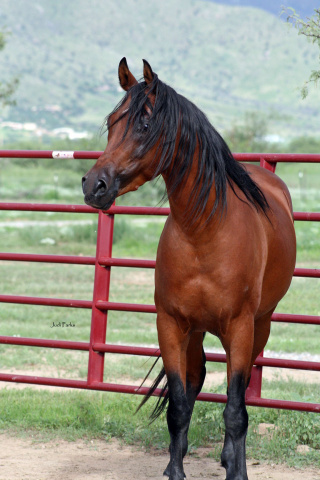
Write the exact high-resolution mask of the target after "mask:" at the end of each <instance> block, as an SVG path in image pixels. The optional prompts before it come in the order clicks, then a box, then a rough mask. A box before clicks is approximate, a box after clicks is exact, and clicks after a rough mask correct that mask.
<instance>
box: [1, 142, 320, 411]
mask: <svg viewBox="0 0 320 480" xmlns="http://www.w3.org/2000/svg"><path fill="white" fill-rule="evenodd" d="M101 153H102V152H52V151H25V150H24V151H22V150H2V151H0V157H5V158H56V159H59V158H63V159H97V158H98V157H99V156H100V155H101ZM235 158H236V159H237V160H240V161H246V162H260V165H261V166H262V167H264V168H267V169H268V170H271V171H275V168H276V165H277V162H303V163H320V155H302V154H246V153H243V154H235ZM0 210H16V211H33V212H35V211H37V212H70V213H88V214H93V213H94V214H98V216H99V218H98V230H97V247H96V256H95V257H79V256H71V255H68V256H65V255H36V254H23V253H21V254H18V253H0V260H11V261H20V262H23V261H28V262H49V263H65V264H79V265H94V266H95V278H94V289H93V299H92V301H87V300H68V299H59V298H37V297H25V296H15V295H0V302H6V303H19V304H26V305H45V306H56V307H72V308H87V309H91V310H92V317H91V333H90V341H89V342H75V341H66V340H48V339H36V338H21V337H9V336H0V343H2V344H8V345H25V346H34V347H48V348H61V349H70V350H82V351H88V352H89V363H88V375H87V380H86V381H85V380H71V379H60V378H48V377H36V376H31V375H15V374H4V373H0V380H2V381H6V382H20V383H30V384H40V385H51V386H60V387H71V388H83V389H91V390H103V391H109V392H120V393H135V394H140V395H144V394H145V393H146V392H147V390H148V389H147V388H146V387H142V388H137V387H136V386H131V385H120V384H113V383H106V382H103V370H104V357H105V353H107V352H108V353H121V354H130V355H143V356H155V357H156V356H158V355H159V349H157V348H148V347H134V346H121V345H112V344H108V343H106V327H107V315H108V311H110V310H117V311H129V312H145V313H156V309H155V306H154V305H139V304H128V303H115V302H110V301H109V289H110V272H111V267H132V268H136V267H139V268H154V267H155V261H153V260H137V259H124V258H113V257H112V241H113V225H114V215H123V214H126V215H168V214H169V209H168V208H149V207H120V206H112V207H111V208H110V209H109V210H108V212H107V213H102V212H101V211H98V210H95V209H93V208H91V207H88V206H86V205H61V204H56V205H53V204H31V203H0ZM294 218H295V220H299V221H320V213H307V212H295V214H294ZM294 275H295V276H297V277H313V278H320V269H306V268H296V269H295V272H294ZM272 321H274V322H288V323H304V324H310V325H320V316H311V315H296V314H281V313H275V314H273V316H272ZM206 356H207V360H208V361H211V362H226V357H225V355H223V354H218V353H207V354H206ZM263 366H267V367H281V368H290V369H301V370H309V371H311V370H312V371H320V362H308V361H298V360H285V359H277V358H266V357H264V356H263V353H261V354H260V356H259V357H258V358H257V360H256V362H255V366H254V368H253V372H252V378H251V382H250V385H249V388H248V390H247V394H246V403H247V405H252V406H263V407H271V408H272V407H274V408H282V409H289V410H301V411H309V412H320V404H313V403H303V402H292V401H285V400H273V399H264V398H261V383H262V367H263ZM155 394H159V390H157V391H156V392H155ZM198 400H202V401H207V402H221V403H225V402H226V401H227V396H226V395H220V394H213V393H201V394H200V395H199V396H198Z"/></svg>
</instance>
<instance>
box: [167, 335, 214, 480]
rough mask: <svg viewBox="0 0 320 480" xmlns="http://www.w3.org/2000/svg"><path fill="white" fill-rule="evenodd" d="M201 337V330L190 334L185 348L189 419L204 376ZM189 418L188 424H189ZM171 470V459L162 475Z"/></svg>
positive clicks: (185, 444)
mask: <svg viewBox="0 0 320 480" xmlns="http://www.w3.org/2000/svg"><path fill="white" fill-rule="evenodd" d="M203 338H204V334H203V333H201V332H195V333H193V334H192V335H191V337H190V340H189V345H188V348H187V354H186V356H187V364H186V396H187V401H188V405H189V408H190V410H191V412H190V420H191V415H192V411H193V407H194V404H195V401H196V398H197V396H198V394H199V393H200V391H201V388H202V385H203V382H204V379H205V376H206V367H205V363H206V357H205V354H204V351H203V346H202V344H203ZM190 420H189V424H190ZM188 430H189V425H188V427H187V429H186V431H185V434H184V437H183V439H182V458H184V456H185V455H186V453H187V451H188ZM171 448H172V447H171V444H170V448H169V451H170V455H171ZM170 471H171V460H170V462H169V464H168V466H167V468H166V469H165V471H164V472H163V474H164V475H167V476H168V477H169V476H170Z"/></svg>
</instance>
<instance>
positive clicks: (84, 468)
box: [0, 434, 320, 480]
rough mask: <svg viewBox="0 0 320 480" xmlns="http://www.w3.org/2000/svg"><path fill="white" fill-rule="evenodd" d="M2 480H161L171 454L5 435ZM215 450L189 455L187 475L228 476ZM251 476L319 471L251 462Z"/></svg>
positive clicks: (259, 479)
mask: <svg viewBox="0 0 320 480" xmlns="http://www.w3.org/2000/svg"><path fill="white" fill-rule="evenodd" d="M0 445H1V447H0V480H25V479H30V480H31V479H32V480H61V479H63V480H138V479H139V480H144V479H154V480H161V479H163V478H167V477H163V476H162V472H163V470H164V468H165V466H166V462H167V461H168V456H167V455H165V454H159V453H156V452H154V453H146V452H145V451H143V450H138V449H135V448H132V447H128V446H122V445H120V444H119V442H117V441H112V442H109V443H106V442H103V441H100V440H94V441H91V442H89V443H85V442H84V441H81V440H78V441H76V442H73V443H70V442H66V441H57V440H55V441H52V442H49V443H45V444H38V443H32V440H27V439H17V438H14V437H12V436H9V435H8V434H2V435H0ZM209 452H210V449H207V448H202V449H199V450H197V456H192V457H191V456H187V457H186V459H185V462H184V463H185V473H186V475H187V478H189V479H190V478H194V479H199V480H206V479H208V480H209V479H210V480H212V479H213V478H214V479H217V480H224V479H225V471H224V469H223V468H222V467H221V466H220V465H219V464H218V463H217V462H215V461H214V460H213V459H212V458H208V456H207V455H208V454H209ZM248 476H249V479H250V480H264V479H272V480H298V479H301V478H303V480H316V479H317V480H319V477H320V471H319V470H315V469H310V468H308V469H305V470H297V469H289V468H286V467H283V466H278V465H265V464H260V463H259V462H255V461H248Z"/></svg>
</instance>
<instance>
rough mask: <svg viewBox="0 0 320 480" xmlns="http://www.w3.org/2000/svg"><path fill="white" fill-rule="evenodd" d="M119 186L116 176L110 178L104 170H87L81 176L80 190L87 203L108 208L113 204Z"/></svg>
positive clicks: (95, 206)
mask: <svg viewBox="0 0 320 480" xmlns="http://www.w3.org/2000/svg"><path fill="white" fill-rule="evenodd" d="M119 187H120V182H119V179H118V178H112V177H111V176H109V175H107V174H106V173H105V172H103V171H102V172H99V174H98V175H97V173H96V172H88V173H87V174H86V175H85V176H84V177H83V178H82V191H83V193H84V201H85V203H86V204H87V205H90V206H91V207H94V208H99V209H102V210H108V208H110V207H111V205H112V204H113V202H114V200H115V198H116V196H117V194H118V191H119Z"/></svg>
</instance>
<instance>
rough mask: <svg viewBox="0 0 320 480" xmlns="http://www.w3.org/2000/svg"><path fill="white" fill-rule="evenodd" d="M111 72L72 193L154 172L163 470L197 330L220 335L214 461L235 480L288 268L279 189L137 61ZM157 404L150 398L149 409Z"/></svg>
mask: <svg viewBox="0 0 320 480" xmlns="http://www.w3.org/2000/svg"><path fill="white" fill-rule="evenodd" d="M118 74H119V80H120V85H121V87H122V88H123V89H124V90H125V92H126V94H125V96H124V98H123V99H122V100H121V102H120V103H119V104H118V105H117V106H116V107H115V109H114V110H113V111H112V112H111V114H110V115H109V116H108V117H107V128H108V144H107V147H106V149H105V151H104V152H103V154H102V155H101V156H100V158H99V159H98V160H97V162H96V164H95V165H94V166H93V167H92V168H91V169H90V170H89V172H88V173H87V174H86V175H85V176H84V177H83V179H82V183H83V192H84V195H85V196H84V200H85V202H86V203H87V204H88V205H91V206H92V207H95V208H99V209H102V210H108V208H109V207H110V206H111V204H112V203H113V202H114V200H115V198H116V197H118V196H120V195H124V194H125V193H127V192H129V191H133V190H137V189H138V188H139V187H140V186H141V185H143V184H144V183H145V182H147V181H149V180H152V179H154V178H155V177H157V176H158V175H162V177H163V179H164V181H165V184H166V189H167V197H168V199H169V204H170V208H171V213H170V215H169V216H168V219H167V221H166V223H165V226H164V229H163V232H162V235H161V238H160V241H159V246H158V252H157V261H156V269H155V304H156V310H157V330H158V338H159V346H160V351H161V356H162V359H163V364H164V372H165V374H166V379H167V380H166V381H167V394H166V395H165V398H164V404H165V403H166V401H168V408H167V422H168V429H169V433H170V448H169V452H170V461H169V464H168V466H167V468H166V469H165V471H164V474H165V475H167V476H168V477H169V479H170V480H183V478H184V476H185V475H184V471H183V457H184V456H185V454H186V452H187V448H188V440H187V435H188V429H189V424H190V420H191V415H192V411H193V407H194V403H195V400H196V397H197V395H198V393H199V392H200V390H201V388H202V385H203V382H204V379H205V373H206V369H205V355H204V351H203V338H204V335H205V333H206V332H209V333H211V334H213V335H216V336H217V337H218V338H219V339H220V341H221V343H222V345H223V347H224V349H225V351H226V358H227V381H228V391H227V393H228V399H227V404H226V407H225V410H224V413H223V416H224V421H225V440H224V446H223V450H222V455H221V461H222V465H223V466H224V467H225V469H226V478H227V480H246V479H247V478H248V477H247V470H246V458H245V457H246V454H245V439H246V433H247V428H248V414H247V410H246V406H245V391H246V388H247V386H248V383H249V380H250V374H251V369H252V366H253V363H254V361H255V359H256V357H257V356H258V354H259V353H260V352H261V351H262V350H263V348H264V346H265V345H266V342H267V340H268V337H269V333H270V321H271V315H272V313H273V311H274V309H275V307H276V305H277V304H278V302H279V300H280V299H281V298H282V297H283V296H284V295H285V293H286V291H287V290H288V288H289V285H290V282H291V279H292V275H293V270H294V266H295V256H296V242H295V231H294V225H293V213H292V203H291V199H290V194H289V191H288V189H287V187H286V185H285V184H284V183H283V181H282V180H280V179H279V178H278V177H277V176H276V175H275V174H273V173H272V172H270V171H267V170H266V169H263V168H261V167H259V166H256V165H242V164H240V163H238V162H237V161H235V160H234V158H233V156H232V154H231V152H230V150H229V148H228V146H227V144H226V143H225V141H224V140H223V139H222V137H221V136H220V135H219V134H218V132H217V131H216V130H215V129H214V128H213V126H212V125H211V124H210V122H209V121H208V119H207V118H206V116H205V115H204V114H203V113H202V112H201V111H200V110H199V109H198V108H197V107H196V106H195V105H194V104H193V103H191V102H190V101H189V100H187V99H186V98H184V97H183V96H181V95H179V94H178V93H176V91H175V90H173V89H172V88H171V87H169V86H168V85H166V84H165V83H163V82H162V81H161V80H160V79H159V78H158V76H157V74H156V73H154V72H153V70H152V68H151V66H150V65H149V63H148V62H147V61H145V60H143V78H142V79H141V80H140V81H137V80H136V79H135V77H134V76H133V74H132V73H131V72H130V70H129V68H128V65H127V62H126V59H125V58H123V59H122V60H121V61H120V64H119V70H118ZM163 376H164V373H161V372H160V375H159V377H158V379H156V382H155V384H154V385H153V387H152V388H153V390H154V389H155V387H156V386H157V385H158V382H159V380H160V378H162V377H163ZM152 388H151V390H150V393H152V391H153V390H152ZM163 408H164V405H162V406H159V404H158V406H157V411H156V412H154V415H155V416H157V415H158V414H159V412H160V411H161V410H162V409H163Z"/></svg>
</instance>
